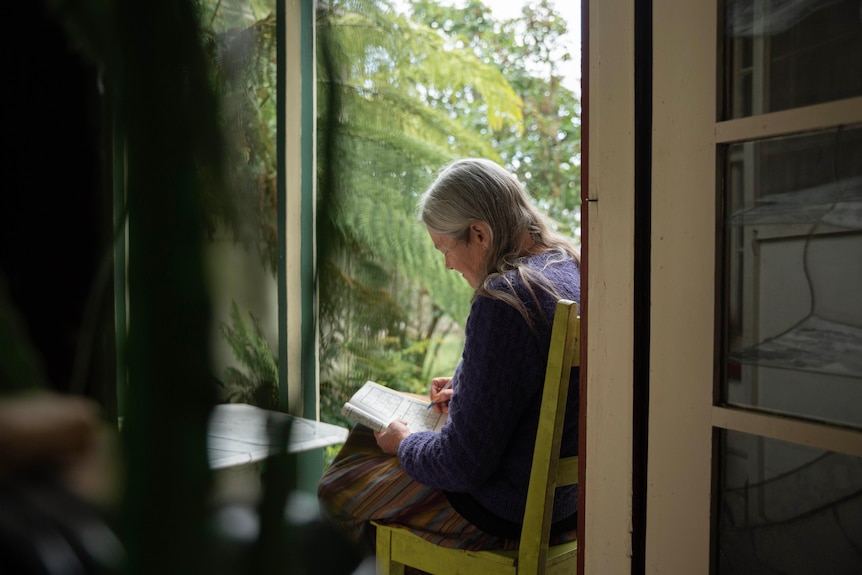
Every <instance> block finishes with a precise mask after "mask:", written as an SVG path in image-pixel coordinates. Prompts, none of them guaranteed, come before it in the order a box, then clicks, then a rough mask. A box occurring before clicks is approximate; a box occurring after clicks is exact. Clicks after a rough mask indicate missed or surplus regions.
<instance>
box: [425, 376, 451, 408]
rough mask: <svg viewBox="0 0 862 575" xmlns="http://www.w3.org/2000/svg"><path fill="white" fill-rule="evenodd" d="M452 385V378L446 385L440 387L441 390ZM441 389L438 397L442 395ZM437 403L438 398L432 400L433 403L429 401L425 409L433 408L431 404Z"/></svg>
mask: <svg viewBox="0 0 862 575" xmlns="http://www.w3.org/2000/svg"><path fill="white" fill-rule="evenodd" d="M450 387H452V380H451V379H450V380H449V381H447V382H446V385H444V386H443V387H441V388H440V391H443V390H444V389H449V388H450ZM440 391H438V392H437V397H440ZM435 403H437V400H436V399H435V400H434V401H432V402H431V403H429V404H428V407H426V408H425V409H431V406H432V405H434V404H435Z"/></svg>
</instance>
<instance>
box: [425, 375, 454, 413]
mask: <svg viewBox="0 0 862 575" xmlns="http://www.w3.org/2000/svg"><path fill="white" fill-rule="evenodd" d="M451 379H452V378H451V377H435V378H434V379H432V380H431V390H430V392H429V393H428V396H429V397H430V398H431V401H433V402H434V405H433V406H432V407H431V409H433V410H434V411H436V412H438V413H449V400H450V399H452V388H451V387H450V388H448V389H443V388H444V387H446V385H448V383H449V381H450V380H451Z"/></svg>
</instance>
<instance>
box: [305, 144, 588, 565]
mask: <svg viewBox="0 0 862 575" xmlns="http://www.w3.org/2000/svg"><path fill="white" fill-rule="evenodd" d="M419 217H420V219H421V221H422V222H423V223H424V224H425V226H426V228H427V230H428V233H429V235H430V237H431V240H432V242H434V246H435V247H436V248H437V249H438V250H440V251H441V252H442V253H443V255H444V257H445V259H446V267H447V268H449V269H452V270H455V271H457V272H459V273H461V275H462V276H464V279H466V280H467V282H468V283H469V284H470V286H471V287H472V288H473V289H474V295H473V301H472V304H471V308H470V314H469V317H468V318H467V324H466V326H465V334H466V338H465V343H464V350H463V354H462V357H461V361H460V362H459V364H458V366H457V368H456V369H455V373H454V375H453V376H452V377H451V378H436V379H434V380H433V381H432V383H431V389H430V396H431V399H432V400H434V401H436V403H435V405H434V407H433V409H437V410H442V411H444V412H448V414H449V415H448V420H447V422H446V425H445V426H444V427H443V429H442V430H441V431H440V432H439V433H435V432H430V431H425V432H416V433H412V432H411V431H410V429H409V428H408V427H407V426H406V425H405V424H404V423H403V422H398V421H395V422H392V423H391V424H390V425H389V427H388V428H387V429H386V430H384V431H382V432H379V433H372V432H371V431H370V430H369V429H367V428H363V427H361V426H357V427H355V428H354V430H353V431H352V432H351V434H350V437H349V438H348V440H347V442H346V443H345V445H344V447H343V448H342V450H341V452H340V453H339V455H338V456H337V457H336V459H335V461H334V462H333V464H332V466H330V468H329V469H328V470H327V471H326V473H325V474H324V476H323V477H322V478H321V481H320V484H319V489H318V495H319V498H320V500H321V503H322V507H323V510H324V513H326V514H327V515H329V516H330V517H331V518H332V519H333V520H334V521H336V522H337V523H339V524H340V525H342V526H343V527H344V528H345V529H346V530H348V532H349V533H350V534H351V535H352V536H353V537H354V538H355V539H357V540H358V539H359V538H360V537H361V536H362V535H363V533H365V534H366V535H367V536H369V537H370V536H371V535H373V534H372V533H371V532H370V529H369V527H370V526H369V522H370V521H372V520H375V521H378V522H391V523H397V524H400V525H404V526H407V527H409V528H410V529H411V530H413V531H414V532H415V533H417V534H418V535H419V536H421V537H424V538H426V539H428V540H429V541H432V542H434V543H436V544H438V545H444V546H448V547H455V548H462V549H490V548H514V547H516V546H517V538H518V537H519V535H520V526H521V522H522V520H523V515H524V506H525V502H526V497H527V487H528V483H529V474H530V465H531V463H532V453H533V446H534V444H535V438H536V428H537V425H538V418H539V405H540V402H541V392H542V384H543V382H544V377H545V369H546V365H547V359H548V357H547V356H548V347H549V345H550V334H551V324H552V321H553V314H554V309H555V306H556V302H557V301H558V300H559V299H561V298H565V299H569V300H574V301H578V302H580V273H579V256H578V254H577V251H576V250H575V249H574V247H573V246H572V245H571V243H570V242H569V241H568V240H567V239H565V238H564V237H563V236H560V235H558V234H556V233H555V232H553V231H551V230H550V229H549V228H548V227H547V226H546V225H545V223H544V221H543V219H542V216H541V214H539V212H538V211H537V210H536V209H535V208H534V207H533V204H532V203H531V200H530V198H529V196H528V195H527V193H526V191H525V190H524V189H523V187H522V186H521V185H520V183H519V182H518V180H517V179H516V178H515V177H514V176H513V175H512V174H510V173H509V172H507V171H506V170H505V169H503V168H502V167H500V166H499V165H497V164H496V163H494V162H492V161H490V160H485V159H474V158H469V159H463V160H458V161H455V162H453V163H452V164H450V165H448V166H446V167H444V168H443V169H442V170H441V172H440V173H439V175H438V176H437V178H436V180H435V181H434V183H433V184H431V186H430V187H429V188H428V190H427V191H426V192H425V193H424V194H423V195H422V198H421V199H420V202H419ZM576 381H577V374H574V375H573V378H572V383H573V385H572V387H571V390H570V393H569V404H568V406H567V411H566V413H567V415H566V424H565V429H564V433H563V450H562V455H563V456H568V455H574V454H576V452H577V443H578V439H577V413H578V405H577V404H578V394H577V390H578V388H577V385H576ZM447 384H449V387H448V388H446V387H447ZM576 500H577V486H571V487H567V488H561V489H559V490H558V491H557V496H556V498H555V502H554V516H553V521H554V526H553V528H552V543H554V544H556V543H562V542H564V541H570V540H572V539H574V536H575V532H574V528H575V523H576V518H575V511H576Z"/></svg>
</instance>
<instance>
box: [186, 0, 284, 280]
mask: <svg viewBox="0 0 862 575" xmlns="http://www.w3.org/2000/svg"><path fill="white" fill-rule="evenodd" d="M199 11H200V18H201V21H202V22H203V23H204V29H203V40H202V41H203V45H204V49H205V53H206V55H207V56H208V59H209V63H210V70H211V81H212V83H213V86H214V88H215V89H216V90H217V91H218V93H219V94H220V96H221V98H220V103H221V107H220V116H219V124H220V126H221V128H222V131H223V133H224V141H225V153H224V158H225V162H224V166H223V169H224V173H225V179H226V187H227V192H228V193H227V194H222V195H215V194H212V193H208V192H207V190H206V189H205V190H204V198H203V199H204V206H205V215H206V217H207V221H206V225H207V230H208V231H209V233H210V234H212V233H213V232H214V231H215V229H216V225H217V224H218V223H221V224H223V225H225V226H226V227H227V229H228V230H230V231H231V232H232V233H233V237H234V240H235V241H237V242H240V243H242V244H243V245H244V246H245V247H246V248H247V249H254V250H256V251H257V253H258V254H259V256H260V258H261V262H262V263H263V264H264V265H265V266H266V267H267V269H269V270H270V271H271V272H272V273H273V275H275V273H276V271H277V261H278V229H277V225H278V223H277V219H278V210H277V195H278V194H277V180H278V178H277V165H278V159H277V150H276V130H277V111H276V87H277V73H278V69H277V64H276V57H275V54H276V53H277V36H276V19H275V3H274V1H273V0H254V1H252V2H238V1H237V0H201V2H200V7H199Z"/></svg>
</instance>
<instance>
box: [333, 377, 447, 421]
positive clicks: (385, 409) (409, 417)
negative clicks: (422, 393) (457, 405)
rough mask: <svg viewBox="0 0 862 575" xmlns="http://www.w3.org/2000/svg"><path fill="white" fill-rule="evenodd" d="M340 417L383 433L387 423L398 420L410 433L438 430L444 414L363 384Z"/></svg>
mask: <svg viewBox="0 0 862 575" xmlns="http://www.w3.org/2000/svg"><path fill="white" fill-rule="evenodd" d="M341 414H342V415H343V416H345V417H347V418H348V419H350V420H351V421H355V422H356V423H361V424H362V425H365V426H367V427H370V428H371V429H373V430H375V431H383V430H384V429H386V426H387V425H389V422H391V421H395V420H396V419H401V420H404V421H406V422H407V427H409V428H410V431H428V430H432V431H440V428H442V427H443V424H444V423H446V414H445V413H437V411H435V410H434V409H428V400H423V399H419V398H417V397H415V396H413V395H410V394H407V393H404V392H401V391H398V390H395V389H390V388H388V387H384V386H382V385H380V384H379V383H375V382H373V381H366V382H365V384H364V385H363V386H362V387H360V388H359V390H358V391H357V392H356V393H354V394H353V397H351V398H350V401H348V402H347V403H345V404H344V407H342V408H341Z"/></svg>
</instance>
